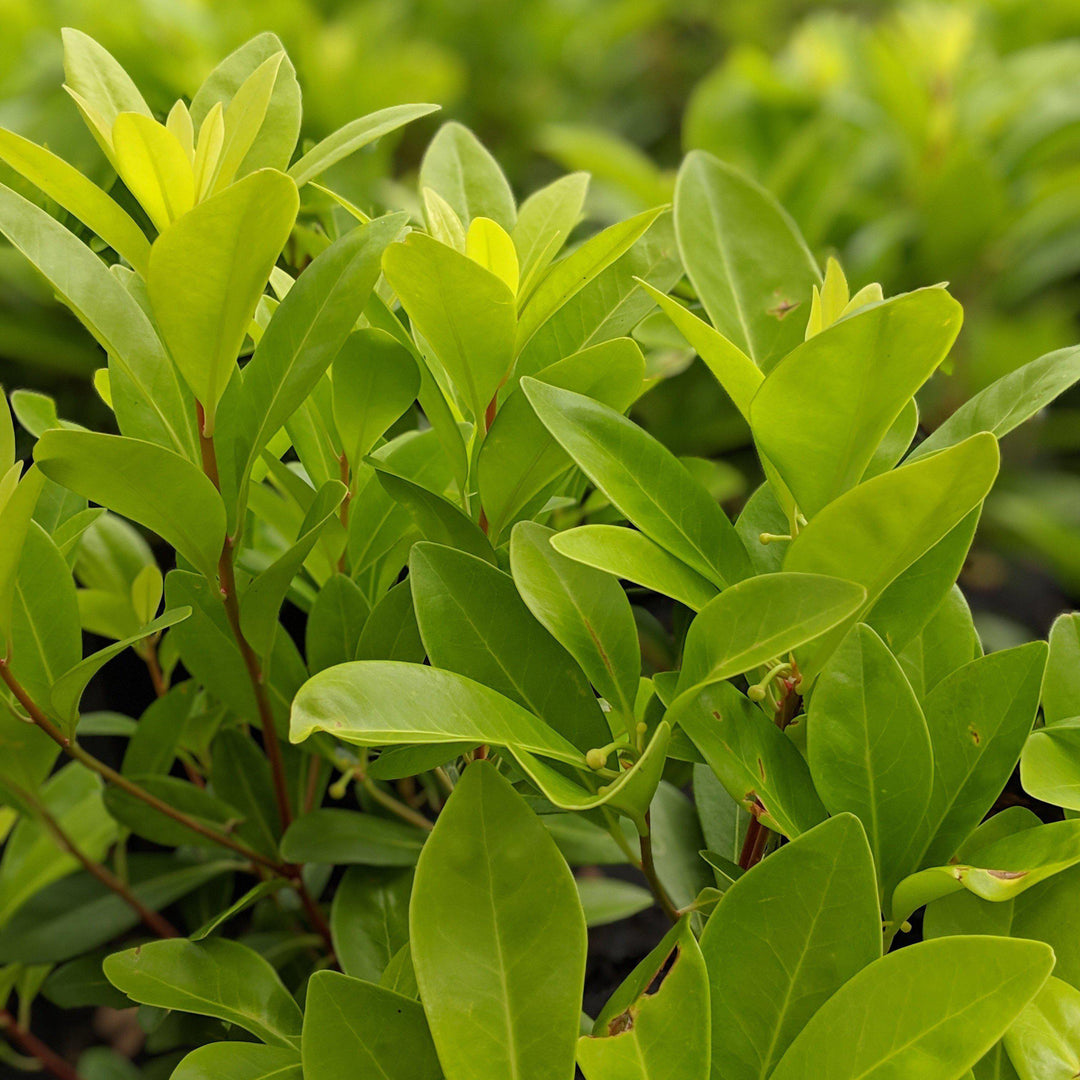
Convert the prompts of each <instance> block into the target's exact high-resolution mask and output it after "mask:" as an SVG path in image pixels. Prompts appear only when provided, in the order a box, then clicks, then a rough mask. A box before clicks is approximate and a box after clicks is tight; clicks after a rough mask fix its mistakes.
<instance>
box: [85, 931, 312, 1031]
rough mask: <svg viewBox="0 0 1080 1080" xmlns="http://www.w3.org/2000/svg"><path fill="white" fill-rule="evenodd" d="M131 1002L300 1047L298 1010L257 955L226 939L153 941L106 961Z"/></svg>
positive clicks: (115, 982)
mask: <svg viewBox="0 0 1080 1080" xmlns="http://www.w3.org/2000/svg"><path fill="white" fill-rule="evenodd" d="M104 968H105V975H106V977H107V978H108V980H109V982H111V983H112V984H113V986H115V987H116V988H117V989H118V990H122V991H123V992H124V993H125V994H127V996H128V997H129V998H131V999H132V1000H133V1001H137V1002H139V1003H141V1004H143V1005H155V1006H157V1007H158V1008H160V1009H178V1010H180V1011H181V1012H192V1013H198V1014H199V1015H200V1016H213V1017H216V1018H217V1019H219V1020H224V1021H225V1022H226V1023H229V1024H236V1026H237V1027H241V1028H243V1029H244V1030H245V1031H248V1032H250V1033H251V1034H252V1035H254V1036H255V1037H256V1038H258V1039H262V1041H263V1042H265V1043H269V1044H271V1045H272V1046H284V1047H292V1048H295V1047H297V1046H299V1045H300V1028H301V1023H302V1017H301V1013H300V1007H299V1006H298V1005H297V1004H296V1002H295V1001H294V1000H293V999H292V996H291V995H290V994H289V992H288V990H286V989H285V987H284V986H283V985H282V982H281V980H280V979H279V978H278V976H277V972H275V971H274V969H273V968H272V967H271V966H270V964H269V963H268V962H267V961H266V960H264V959H263V958H262V957H261V956H260V955H259V954H258V953H256V952H253V951H252V950H251V949H249V948H247V947H246V946H244V945H241V944H240V943H239V942H237V941H229V940H228V939H227V938H208V939H207V940H206V941H199V942H194V941H184V940H183V939H182V938H172V939H170V940H166V941H151V942H149V943H148V944H146V945H142V946H140V947H139V948H137V949H128V950H127V951H126V952H120V953H114V954H113V955H112V956H110V957H108V958H107V959H106V960H105V964H104Z"/></svg>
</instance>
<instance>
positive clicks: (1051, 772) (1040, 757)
mask: <svg viewBox="0 0 1080 1080" xmlns="http://www.w3.org/2000/svg"><path fill="white" fill-rule="evenodd" d="M1020 783H1021V784H1022V785H1023V788H1024V790H1025V791H1026V792H1027V793H1028V794H1029V795H1033V796H1034V797H1035V798H1036V799H1041V800H1042V801H1043V802H1049V803H1050V804H1051V805H1052V806H1060V807H1063V808H1064V809H1066V810H1080V719H1078V718H1076V717H1073V718H1072V719H1069V720H1058V721H1057V722H1056V723H1053V724H1047V726H1046V727H1041V728H1038V729H1037V730H1035V731H1033V732H1032V733H1031V734H1030V735H1029V736H1028V738H1027V742H1025V743H1024V750H1023V753H1022V754H1021V755H1020Z"/></svg>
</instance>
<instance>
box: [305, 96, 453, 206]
mask: <svg viewBox="0 0 1080 1080" xmlns="http://www.w3.org/2000/svg"><path fill="white" fill-rule="evenodd" d="M438 109H439V106H438V105H392V106H391V107H390V108H388V109H379V110H378V112H373V113H368V115H367V116H361V117H358V118H357V119H356V120H351V121H349V123H347V124H346V125H345V126H344V127H340V128H338V130H337V131H335V132H334V133H333V134H332V135H327V136H326V138H325V139H322V140H321V141H320V142H317V143H316V144H315V145H314V146H313V147H312V148H311V149H310V150H309V151H308V152H307V153H306V154H305V155H304V156H303V157H302V158H300V160H299V161H297V162H295V163H294V164H293V165H292V167H291V168H290V169H289V175H290V176H291V177H292V178H293V180H295V181H296V186H297V187H303V186H304V185H305V184H306V183H307V182H308V181H309V180H314V179H315V178H316V177H317V176H320V175H321V174H322V173H324V172H326V170H327V169H329V168H330V167H331V166H332V165H336V164H337V163H338V162H339V161H343V160H344V159H345V158H347V157H348V156H349V155H350V154H355V153H356V151H357V150H362V149H363V148H364V147H365V146H368V145H369V144H370V143H373V142H375V140H376V139H381V138H382V137H383V136H384V135H389V134H390V132H391V131H397V129H398V128H400V127H404V126H405V125H406V124H411V123H412V122H413V120H419V119H420V117H421V116H427V115H428V114H429V113H433V112H437V111H438Z"/></svg>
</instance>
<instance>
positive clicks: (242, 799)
mask: <svg viewBox="0 0 1080 1080" xmlns="http://www.w3.org/2000/svg"><path fill="white" fill-rule="evenodd" d="M140 723H141V721H140ZM210 751H211V752H210V755H209V756H210V786H211V788H212V790H213V791H215V792H218V793H221V794H222V796H224V794H225V793H226V792H228V798H229V803H230V804H231V805H232V806H235V807H236V810H237V812H238V817H239V818H240V819H241V821H240V822H238V823H236V826H235V829H234V831H235V833H236V835H238V836H239V837H240V839H242V840H245V841H246V842H247V843H248V844H250V845H251V846H252V847H253V848H255V849H256V851H261V852H262V853H263V854H265V855H267V856H269V857H270V858H276V857H277V853H278V839H279V838H280V835H281V817H280V814H279V812H278V808H277V801H276V798H275V795H274V784H273V780H272V779H271V772H270V765H269V763H268V762H267V760H266V753H265V751H264V750H263V748H262V747H260V746H259V745H258V743H256V742H255V740H254V739H253V738H251V736H250V735H249V734H247V733H246V732H244V731H242V730H241V729H240V728H225V729H224V730H223V731H221V732H220V733H219V734H218V735H217V737H216V738H215V739H214V741H213V743H212V744H211V747H210ZM125 764H127V762H126V761H125Z"/></svg>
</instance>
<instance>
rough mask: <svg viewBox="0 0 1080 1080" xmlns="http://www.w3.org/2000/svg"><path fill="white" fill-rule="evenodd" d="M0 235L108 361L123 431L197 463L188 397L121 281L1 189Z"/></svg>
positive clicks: (30, 205) (52, 224)
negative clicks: (31, 266)
mask: <svg viewBox="0 0 1080 1080" xmlns="http://www.w3.org/2000/svg"><path fill="white" fill-rule="evenodd" d="M0 232H2V233H3V234H4V235H5V236H6V237H7V238H8V240H10V241H11V243H12V245H13V246H14V247H16V248H18V250H19V251H21V252H22V254H23V255H24V256H25V257H26V258H27V259H29V260H30V262H32V263H33V264H34V266H36V267H37V269H38V270H39V271H40V272H41V274H42V275H43V276H44V277H45V279H46V280H47V281H48V282H49V284H50V285H51V286H52V288H53V289H54V290H55V291H56V293H57V294H58V295H59V296H60V298H61V299H62V300H63V302H64V303H65V304H67V306H68V307H69V308H71V310H72V311H73V312H74V313H75V314H76V316H77V317H78V319H79V321H80V322H81V323H82V324H83V325H84V326H85V327H86V329H87V330H89V331H90V333H91V334H92V335H93V336H94V338H95V340H96V341H97V342H98V343H99V344H100V345H101V347H102V348H103V349H104V350H105V351H106V352H107V353H108V354H109V376H110V381H111V382H112V383H113V390H114V395H113V405H114V407H115V410H116V415H117V421H118V423H119V425H120V430H121V431H122V432H124V434H125V435H129V436H131V437H133V438H141V439H148V440H150V441H151V442H156V443H159V444H160V445H162V446H166V447H169V448H170V449H172V450H175V451H176V452H177V453H179V454H181V455H182V456H184V457H186V458H189V459H190V460H192V461H198V459H199V452H198V440H197V437H196V433H195V421H194V416H193V415H191V409H190V397H189V395H188V393H187V390H186V388H185V387H184V386H183V384H182V382H181V380H180V377H179V375H178V373H177V370H176V368H175V367H174V365H173V364H172V363H171V361H170V360H169V357H168V354H167V353H166V352H165V348H164V346H163V345H162V343H161V339H160V338H159V337H158V335H157V331H156V330H155V329H154V327H153V325H152V324H151V322H150V319H149V318H148V317H147V314H146V312H145V311H143V309H142V307H140V305H139V302H138V300H136V298H135V297H134V296H133V295H132V294H131V293H130V292H129V291H128V290H127V289H126V288H125V287H124V285H123V282H122V280H121V279H120V278H119V277H118V276H117V275H116V274H113V273H110V272H109V270H108V269H107V267H106V266H105V263H104V262H102V260H101V259H100V258H99V257H98V256H97V255H95V254H94V253H93V252H92V251H91V250H90V249H89V248H88V247H87V246H86V245H85V244H84V243H82V241H80V240H78V239H76V237H75V236H73V235H72V234H71V233H70V232H69V231H68V230H67V229H65V228H64V226H63V225H61V224H60V223H59V222H58V221H56V220H55V219H54V218H51V217H50V216H49V215H48V214H47V213H45V211H44V210H42V209H41V208H40V207H37V206H35V205H34V204H33V203H31V202H28V201H27V200H26V199H24V198H23V197H22V196H21V195H17V194H16V193H15V192H14V191H11V190H10V189H9V188H6V187H4V186H3V185H2V184H0ZM121 389H123V390H124V393H119V392H118V391H119V390H121Z"/></svg>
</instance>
